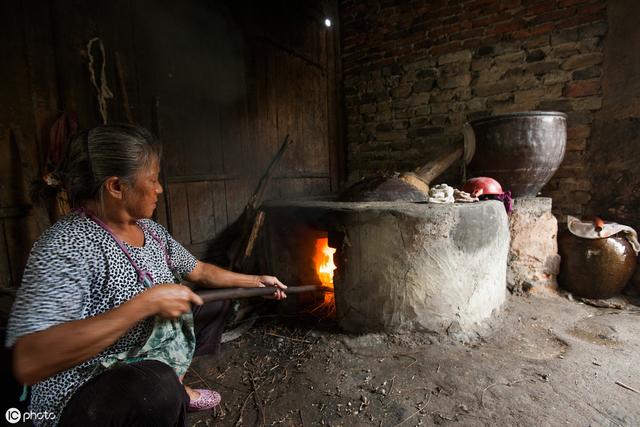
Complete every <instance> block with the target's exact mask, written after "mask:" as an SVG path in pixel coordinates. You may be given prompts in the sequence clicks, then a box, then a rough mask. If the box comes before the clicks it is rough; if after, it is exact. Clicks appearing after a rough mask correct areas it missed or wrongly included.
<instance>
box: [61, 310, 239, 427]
mask: <svg viewBox="0 0 640 427" xmlns="http://www.w3.org/2000/svg"><path fill="white" fill-rule="evenodd" d="M229 306H230V302H229V301H216V302H211V303H207V304H204V305H202V306H199V307H195V308H194V310H193V318H194V326H195V333H196V349H195V354H196V355H198V356H199V355H203V354H216V353H217V352H218V350H219V348H220V337H221V336H222V331H223V329H224V321H225V317H226V315H227V312H228V311H229ZM188 403H189V396H188V395H187V393H186V392H185V390H184V386H183V385H182V384H181V383H180V380H179V379H178V376H177V375H176V373H175V371H174V370H173V369H172V368H171V367H169V366H168V365H166V364H164V363H162V362H158V361H155V360H145V361H142V362H137V363H131V364H128V365H121V366H117V367H115V368H113V369H110V370H108V371H107V372H104V373H102V374H100V375H98V376H96V377H95V378H92V379H91V380H89V381H88V382H87V383H86V384H84V385H83V386H82V387H80V388H79V389H78V390H77V391H76V392H75V393H74V394H73V396H72V397H71V400H69V402H68V403H67V405H66V406H65V409H64V410H63V411H62V416H61V417H60V426H63V427H64V426H184V425H185V421H186V409H187V405H188Z"/></svg>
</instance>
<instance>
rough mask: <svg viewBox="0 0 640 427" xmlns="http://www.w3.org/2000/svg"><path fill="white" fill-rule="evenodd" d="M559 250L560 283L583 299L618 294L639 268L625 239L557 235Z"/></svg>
mask: <svg viewBox="0 0 640 427" xmlns="http://www.w3.org/2000/svg"><path fill="white" fill-rule="evenodd" d="M558 251H559V252H560V256H561V257H562V262H561V263H560V274H559V275H558V283H559V284H560V286H562V287H563V288H564V289H566V290H567V291H569V292H571V293H572V294H574V295H576V296H579V297H582V298H611V297H612V296H614V295H617V294H619V293H620V292H621V291H622V289H623V288H624V286H625V285H626V284H627V282H628V281H629V279H631V276H632V275H633V272H634V270H635V268H636V254H635V252H634V251H633V249H632V247H631V245H630V244H629V242H628V241H627V239H625V238H624V237H619V236H611V237H608V238H604V239H584V238H581V237H577V236H574V235H573V234H571V233H570V232H568V231H564V232H563V233H561V234H560V235H559V236H558Z"/></svg>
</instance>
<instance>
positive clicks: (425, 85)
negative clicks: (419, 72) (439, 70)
mask: <svg viewBox="0 0 640 427" xmlns="http://www.w3.org/2000/svg"><path fill="white" fill-rule="evenodd" d="M434 83H435V80H433V79H424V80H418V81H417V82H415V83H414V84H413V91H414V92H415V93H420V92H429V91H430V90H431V89H433V85H434Z"/></svg>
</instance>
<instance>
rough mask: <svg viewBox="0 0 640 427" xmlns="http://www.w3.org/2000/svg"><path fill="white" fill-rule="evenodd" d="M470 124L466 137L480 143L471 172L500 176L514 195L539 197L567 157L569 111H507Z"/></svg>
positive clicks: (506, 187)
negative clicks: (565, 156)
mask: <svg viewBox="0 0 640 427" xmlns="http://www.w3.org/2000/svg"><path fill="white" fill-rule="evenodd" d="M470 125H471V128H469V127H467V128H466V131H465V138H467V139H468V138H474V137H475V143H476V153H475V156H474V157H473V159H472V160H471V164H470V165H469V170H470V172H471V174H473V175H474V176H489V177H491V178H494V179H497V180H498V182H500V184H502V188H503V189H504V190H505V191H506V190H511V193H512V195H513V196H514V197H535V196H537V195H538V193H539V192H540V190H541V189H542V187H544V185H545V184H546V183H547V182H549V180H550V179H551V177H552V176H553V174H554V173H555V172H556V170H557V169H558V167H559V166H560V163H561V162H562V159H563V158H564V150H565V145H566V142H567V116H566V114H563V113H558V112H548V111H530V112H522V113H512V114H503V115H498V116H491V117H487V118H483V119H478V120H474V121H472V122H470ZM470 129H472V130H473V132H470Z"/></svg>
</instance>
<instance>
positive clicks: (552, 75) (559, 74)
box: [542, 70, 571, 85]
mask: <svg viewBox="0 0 640 427" xmlns="http://www.w3.org/2000/svg"><path fill="white" fill-rule="evenodd" d="M570 79H571V75H570V74H569V73H568V72H567V71H560V70H555V71H550V72H549V73H547V74H544V75H543V76H542V83H544V84H545V85H552V84H556V83H565V82H568V81H569V80H570Z"/></svg>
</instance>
